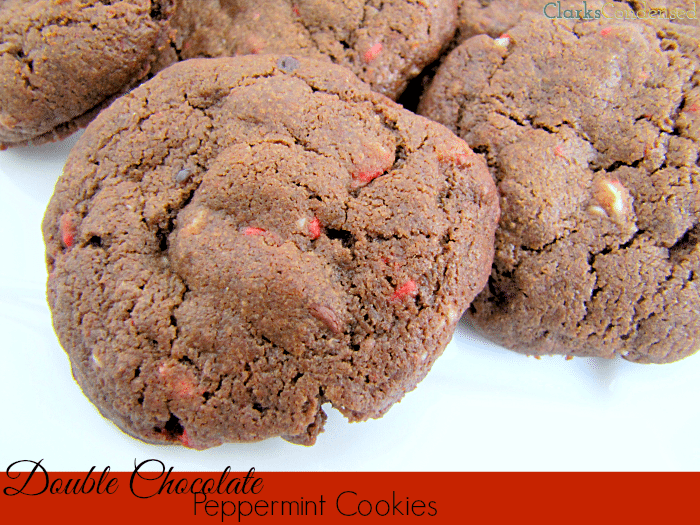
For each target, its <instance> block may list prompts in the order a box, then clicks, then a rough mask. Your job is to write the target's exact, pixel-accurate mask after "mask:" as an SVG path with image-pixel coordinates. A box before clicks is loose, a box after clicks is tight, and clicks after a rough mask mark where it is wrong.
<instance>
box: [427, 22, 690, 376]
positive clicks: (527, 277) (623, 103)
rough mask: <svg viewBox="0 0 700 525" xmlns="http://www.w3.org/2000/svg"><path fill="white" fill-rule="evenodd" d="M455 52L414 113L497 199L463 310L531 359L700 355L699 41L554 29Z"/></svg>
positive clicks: (588, 26)
mask: <svg viewBox="0 0 700 525" xmlns="http://www.w3.org/2000/svg"><path fill="white" fill-rule="evenodd" d="M509 35H510V37H509V38H499V39H496V40H494V39H491V38H489V37H487V36H484V35H482V36H477V37H474V38H472V39H469V40H467V41H466V42H465V43H464V44H462V45H461V46H459V47H458V48H456V49H455V51H454V52H453V53H452V54H451V55H450V56H449V57H448V58H447V60H446V61H445V63H444V65H443V67H442V68H441V70H440V71H439V72H438V74H437V76H436V78H435V81H434V82H433V84H432V85H431V87H430V89H429V91H428V92H427V93H426V95H425V97H424V98H423V99H422V101H421V106H420V111H421V113H422V114H424V115H427V116H429V117H431V118H433V119H435V120H437V121H439V122H442V123H444V124H446V125H447V126H448V127H450V128H451V129H452V130H454V131H455V132H456V133H457V134H459V135H460V136H461V137H462V138H464V139H465V140H466V141H467V142H468V143H469V144H470V145H471V147H472V148H474V149H475V151H478V152H480V153H482V154H483V155H484V156H485V158H486V159H487V161H488V164H489V167H490V169H491V173H492V175H493V176H494V178H495V179H496V181H497V184H498V187H499V189H500V194H501V208H502V212H503V217H502V220H501V223H500V227H499V230H498V232H497V235H496V255H495V259H494V267H493V271H492V275H491V279H490V281H489V286H488V287H487V289H486V290H485V291H484V292H483V293H482V294H480V296H479V297H478V298H477V299H476V300H475V301H474V302H473V304H472V307H471V309H470V311H471V314H472V317H473V320H474V323H475V324H476V326H477V327H478V328H479V329H480V330H482V331H484V332H485V333H486V334H487V335H488V336H489V337H490V338H492V339H493V340H495V341H498V342H499V343H500V344H502V345H504V346H506V347H508V348H512V349H514V350H518V351H521V352H525V353H528V354H568V355H581V356H603V357H613V356H616V355H620V356H623V357H625V358H626V359H629V360H632V361H637V362H644V363H648V362H651V363H663V362H669V361H674V360H677V359H681V358H682V357H685V356H687V355H689V354H692V353H693V352H695V351H696V350H697V348H698V345H699V344H700V295H699V293H698V286H699V284H700V281H698V277H699V276H700V248H699V247H698V241H699V238H700V168H699V167H698V162H699V161H698V154H699V150H700V86H699V85H698V84H699V82H700V58H699V56H698V49H699V47H698V46H699V44H700V37H699V35H698V32H697V30H696V29H694V28H691V27H685V26H682V25H676V24H661V23H655V24H648V23H640V22H630V23H624V22H620V23H616V24H613V25H609V24H606V23H600V22H573V21H560V20H557V21H553V22H547V23H545V22H537V23H532V24H527V25H521V26H518V27H516V28H514V29H512V30H511V31H509Z"/></svg>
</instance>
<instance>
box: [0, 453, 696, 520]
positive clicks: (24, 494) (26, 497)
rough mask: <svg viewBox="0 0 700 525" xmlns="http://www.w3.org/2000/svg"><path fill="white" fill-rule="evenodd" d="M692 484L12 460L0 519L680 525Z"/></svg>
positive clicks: (0, 491)
mask: <svg viewBox="0 0 700 525" xmlns="http://www.w3.org/2000/svg"><path fill="white" fill-rule="evenodd" d="M699 482H700V474H696V473H678V474H670V473H451V472H450V473H444V472H443V473H438V472H259V471H256V470H255V469H252V468H251V469H250V470H249V471H248V472H232V471H231V470H230V469H229V468H228V467H226V468H224V469H223V470H222V471H221V472H178V471H177V470H176V469H175V468H173V467H172V466H168V465H165V464H163V463H162V462H160V461H158V460H148V461H144V462H142V463H141V464H139V465H138V466H137V467H136V468H135V469H134V471H133V472H112V471H111V470H110V468H109V467H93V468H91V469H90V470H89V471H87V472H82V473H80V472H50V471H48V469H47V468H46V467H45V466H44V464H43V462H34V461H21V462H16V463H13V464H12V465H10V466H8V467H7V469H6V472H5V473H4V474H2V475H0V500H1V501H2V514H3V520H4V522H5V523H16V522H13V521H7V518H16V519H18V520H22V522H24V521H25V520H27V519H29V520H31V522H33V523H36V522H43V521H45V522H47V523H48V522H49V521H50V520H51V521H53V520H56V519H57V518H59V517H66V518H70V519H71V522H72V523H97V522H99V523H101V524H102V523H107V524H108V523H119V524H121V525H123V524H124V523H125V522H129V521H135V522H137V523H147V522H149V521H150V522H153V523H162V522H163V521H164V520H168V521H171V520H172V521H176V522H178V523H180V522H185V523H221V522H223V523H230V524H234V523H272V522H275V523H329V522H331V523H336V522H352V521H356V520H357V521H359V522H360V523H391V522H400V523H408V522H412V523H416V522H422V523H509V524H511V523H512V524H516V523H518V524H519V523H523V522H536V523H538V524H546V523H556V524H558V525H559V524H566V525H569V524H572V523H585V524H586V525H591V524H596V525H597V524H600V523H611V522H615V523H635V524H636V523H678V522H682V521H683V522H684V521H686V520H687V519H690V518H691V517H692V518H694V517H695V512H694V509H693V508H692V506H693V505H694V503H693V502H694V497H693V496H694V495H695V493H696V492H697V490H696V487H698V486H699ZM152 520H158V521H157V522H155V521H152ZM330 520H332V521H330Z"/></svg>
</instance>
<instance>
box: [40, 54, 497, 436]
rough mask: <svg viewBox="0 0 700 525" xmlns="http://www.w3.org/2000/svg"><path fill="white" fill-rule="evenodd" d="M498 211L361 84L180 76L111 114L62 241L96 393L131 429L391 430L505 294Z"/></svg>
mask: <svg viewBox="0 0 700 525" xmlns="http://www.w3.org/2000/svg"><path fill="white" fill-rule="evenodd" d="M497 217H498V199H497V196H496V191H495V187H494V185H493V182H492V180H491V177H490V175H489V173H488V170H487V168H486V166H485V165H484V163H483V162H482V161H481V159H480V158H479V157H478V156H477V155H475V154H473V153H472V152H471V150H469V148H468V147H467V146H466V144H465V143H464V142H463V141H462V140H460V139H458V138H457V137H455V136H454V135H453V134H452V133H450V132H449V131H447V130H446V129H445V128H444V127H442V126H440V125H439V124H436V123H434V122H430V121H428V120H426V119H424V118H422V117H418V116H416V115H414V114H412V113H409V112H407V111H405V110H403V109H401V108H400V106H398V105H397V104H395V103H393V102H391V101H389V100H388V99H387V98H385V97H384V96H382V95H379V94H377V93H374V92H372V91H371V90H370V89H369V87H368V86H366V85H365V84H363V83H361V82H359V81H358V80H357V78H356V77H354V76H353V75H352V73H350V72H349V71H347V70H346V69H344V68H341V67H338V66H333V65H330V64H328V63H325V62H323V63H322V62H316V61H312V60H308V59H297V58H292V57H275V56H270V55H266V56H260V57H255V56H247V57H240V58H229V59H209V60H206V59H195V60H190V61H187V62H182V63H180V64H177V65H175V66H173V67H171V68H169V69H167V70H165V71H163V72H162V73H160V74H159V75H157V76H156V77H155V78H154V79H153V80H151V81H149V82H147V83H145V84H143V85H142V86H140V87H139V88H137V89H135V90H133V91H131V92H130V93H129V94H127V95H125V96H124V97H122V98H121V99H119V100H117V101H116V102H115V103H113V104H112V105H111V106H110V108H109V109H108V110H105V111H104V112H102V113H101V114H100V115H99V116H98V118H97V119H96V120H95V121H94V122H93V123H92V124H91V125H90V126H89V127H88V128H87V130H86V132H85V134H84V135H83V137H81V139H80V141H79V142H78V144H77V145H76V147H75V148H74V150H73V151H72V152H71V155H70V158H69V160H68V163H67V165H66V167H65V170H64V174H63V176H62V177H61V178H60V179H59V181H58V183H57V186H56V191H55V194H54V196H53V198H52V199H51V202H50V204H49V207H48V210H47V212H46V217H45V220H44V224H43V230H44V237H45V241H46V246H47V257H48V267H49V272H50V275H49V282H48V289H49V302H50V305H51V308H52V312H53V318H54V326H55V328H56V331H57V333H58V336H59V338H60V340H61V342H62V344H63V346H64V348H65V349H66V350H67V351H68V353H69V354H70V357H71V361H72V364H73V371H74V375H75V377H76V379H77V380H78V382H79V383H80V385H81V386H82V388H83V389H84V391H85V392H86V394H87V395H88V396H89V397H90V398H91V399H92V400H93V402H94V403H95V404H96V405H97V406H98V407H99V408H100V410H101V411H102V413H103V414H104V415H106V416H107V417H110V418H112V419H113V420H114V421H115V422H116V423H117V424H118V425H119V426H120V427H121V428H123V429H124V430H126V431H127V432H129V433H130V434H132V435H135V436H138V437H140V438H142V439H145V440H148V441H156V442H163V441H180V442H181V443H183V444H185V445H187V446H191V447H196V448H204V447H208V446H214V445H217V444H219V443H222V442H225V441H252V440H258V439H264V438H267V437H270V436H279V435H281V436H285V437H286V438H287V439H290V440H292V441H295V442H300V443H305V444H310V443H313V442H314V440H315V437H316V435H317V434H318V433H319V432H320V431H321V429H322V424H323V420H324V417H325V416H324V413H323V411H322V409H321V405H322V404H323V403H326V402H329V403H332V405H333V406H334V407H336V408H337V409H339V410H340V411H341V412H342V413H343V414H344V415H345V416H346V417H348V418H349V419H350V420H353V421H357V420H363V419H366V418H369V417H378V416H380V415H382V414H383V413H384V412H385V411H386V410H387V409H388V408H389V407H390V405H391V404H393V403H394V402H396V401H398V400H399V399H400V398H401V397H402V396H403V394H404V393H405V392H406V391H407V390H410V389H412V388H413V387H414V386H415V385H416V384H417V383H418V381H419V380H420V379H421V378H422V377H423V376H424V375H425V374H426V373H427V371H428V369H429V368H430V366H431V364H432V363H433V361H434V360H435V359H436V358H437V357H438V356H439V355H440V353H441V352H442V350H443V349H444V347H445V345H446V344H447V342H448V341H449V339H450V337H451V335H452V333H453V331H454V328H455V326H456V323H457V320H458V319H459V317H460V315H461V313H462V311H463V310H464V309H466V308H467V306H468V304H469V302H470V301H471V299H472V298H473V297H474V296H475V295H476V293H478V292H479V291H480V290H481V288H482V287H483V286H484V284H485V282H486V280H487V277H488V273H489V270H490V265H491V260H492V255H493V232H494V230H495V225H496V221H497Z"/></svg>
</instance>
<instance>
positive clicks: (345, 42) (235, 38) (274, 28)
mask: <svg viewBox="0 0 700 525" xmlns="http://www.w3.org/2000/svg"><path fill="white" fill-rule="evenodd" d="M180 1H181V5H180V6H179V7H178V12H177V15H176V17H175V18H174V20H173V26H174V27H175V28H176V29H177V33H176V36H175V47H176V48H177V51H178V53H179V56H180V58H181V59H185V58H193V57H202V56H206V57H220V56H230V55H239V54H250V53H253V54H262V53H291V54H296V55H303V56H308V57H312V58H316V59H326V60H327V59H330V60H331V61H333V62H334V63H336V64H340V65H343V66H345V67H347V68H349V69H351V70H352V71H353V72H354V73H355V74H356V75H357V76H359V77H360V78H361V79H362V80H364V81H365V82H367V83H369V84H370V85H371V86H372V87H373V88H374V89H375V90H376V91H378V92H380V93H382V94H384V95H387V96H389V97H390V98H393V99H396V98H397V97H398V96H399V95H400V94H401V92H402V91H403V90H404V88H405V87H406V84H407V82H408V80H410V79H411V78H413V77H415V76H416V75H418V73H420V71H421V70H422V69H423V67H424V66H426V65H427V64H429V63H430V62H432V61H433V60H435V59H436V58H437V57H438V55H439V54H440V51H441V50H442V48H443V47H444V46H445V44H447V42H448V41H449V40H450V39H451V38H452V35H453V33H454V30H455V26H456V16H457V14H456V5H455V2H454V0H420V1H416V2H410V1H406V0H390V1H384V0H382V1H378V0H227V1H223V0H222V1H219V0H201V1H200V0H180Z"/></svg>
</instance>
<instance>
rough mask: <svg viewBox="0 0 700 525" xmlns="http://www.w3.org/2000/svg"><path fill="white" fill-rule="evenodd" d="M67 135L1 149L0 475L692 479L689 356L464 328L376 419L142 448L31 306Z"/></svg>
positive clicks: (695, 383) (698, 456)
mask: <svg viewBox="0 0 700 525" xmlns="http://www.w3.org/2000/svg"><path fill="white" fill-rule="evenodd" d="M76 140H77V136H73V137H71V138H69V139H67V140H66V141H64V142H62V143H58V144H49V145H45V146H41V147H34V148H16V149H11V150H8V151H4V152H0V224H1V225H2V226H1V227H0V231H1V232H2V237H0V244H1V245H2V257H0V353H1V357H2V361H1V362H2V365H1V366H0V395H2V403H3V405H2V406H3V411H2V429H1V430H0V460H1V461H0V468H2V469H3V470H4V469H6V468H7V466H8V465H9V464H10V463H12V462H14V461H18V460H24V459H32V460H39V459H43V460H44V461H43V465H44V466H45V467H46V468H47V469H48V470H49V471H56V470H76V471H84V470H88V469H89V468H90V467H91V466H93V465H95V466H97V467H98V471H101V470H102V469H103V468H104V467H105V466H107V465H109V466H111V467H112V469H113V470H126V471H131V470H132V469H133V466H134V461H142V460H144V459H148V458H158V459H160V460H161V461H163V462H165V463H166V465H168V466H174V467H175V469H176V470H177V471H186V470H207V471H221V470H223V469H224V468H225V467H226V466H229V465H230V466H231V468H232V469H233V470H234V471H244V470H248V469H249V468H250V467H255V468H256V469H257V470H260V471H272V470H283V471H296V470H552V469H554V470H600V469H603V470H666V469H671V470H678V469H682V470H686V469H687V470H697V469H700V439H698V436H700V403H699V402H698V401H700V381H699V380H698V379H699V378H700V356H694V357H690V358H688V359H685V360H684V361H681V362H679V363H675V364H671V365H662V366H657V365H635V364H632V363H628V362H625V361H622V360H617V361H606V360H600V359H574V360H571V361H566V360H564V358H562V357H551V358H543V359H541V360H536V359H534V358H527V357H524V356H521V355H519V354H515V353H511V352H508V351H506V350H504V349H502V348H499V347H497V346H495V345H492V344H490V343H488V342H485V341H483V340H481V339H479V338H478V337H477V336H475V335H474V334H473V333H472V332H471V331H470V330H469V327H468V326H467V325H466V323H464V321H463V322H462V324H461V325H460V327H459V330H458V332H457V334H456V335H455V337H454V339H453V341H452V342H451V343H450V345H449V346H448V347H447V350H446V351H445V354H444V355H443V356H442V357H441V358H440V359H439V360H438V361H437V363H436V365H435V366H434V368H433V370H432V371H431V372H430V374H429V375H428V377H427V378H426V379H425V380H424V381H423V382H422V383H421V384H420V385H419V386H418V388H417V389H416V390H415V391H413V392H411V393H409V394H408V395H406V397H405V398H404V400H403V401H402V402H401V403H400V404H398V405H396V406H394V407H393V408H392V409H391V410H390V411H389V413H388V414H387V415H386V416H385V417H384V418H382V419H380V420H376V421H369V422H366V423H357V424H348V423H347V422H346V421H345V420H344V418H343V417H342V416H341V415H340V414H339V413H337V412H336V411H334V410H333V409H330V408H329V409H328V412H329V420H328V422H327V424H326V430H325V432H324V433H323V434H321V435H320V436H319V439H318V442H317V444H316V446H314V447H310V448H305V447H300V446H296V445H290V444H289V443H286V442H285V441H283V440H281V439H271V440H268V441H265V442H262V443H256V444H246V445H225V446H221V447H218V448H215V449H212V450H207V451H204V452H197V451H193V450H188V449H185V448H183V447H179V446H152V445H146V444H143V443H141V442H139V441H137V440H135V439H132V438H130V437H128V436H126V435H124V434H123V433H122V432H120V431H119V430H118V429H117V428H116V427H115V426H114V425H113V424H111V423H110V422H109V421H107V420H105V419H103V418H102V417H101V416H100V415H99V413H98V412H97V410H96V409H95V408H94V407H93V406H92V405H91V404H90V402H89V401H88V400H87V399H86V398H85V397H84V396H83V394H82V392H81V391H80V388H79V387H78V386H77V384H76V383H75V382H74V381H73V378H72V376H71V373H70V368H69V363H68V359H67V357H66V355H65V353H64V352H63V350H62V349H61V347H60V346H59V344H58V341H57V339H56V336H55V335H54V333H53V329H52V327H51V317H50V314H49V310H48V306H47V304H46V298H45V284H46V269H45V266H44V246H43V242H42V237H41V229H40V225H41V220H42V216H43V213H44V209H45V207H46V204H47V203H48V201H49V198H50V197H51V193H52V191H53V186H54V184H55V181H56V179H57V177H58V176H59V174H60V172H61V170H62V167H63V164H64V162H65V160H66V157H67V155H68V151H69V150H70V148H71V147H72V145H73V144H74V143H75V142H76Z"/></svg>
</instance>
